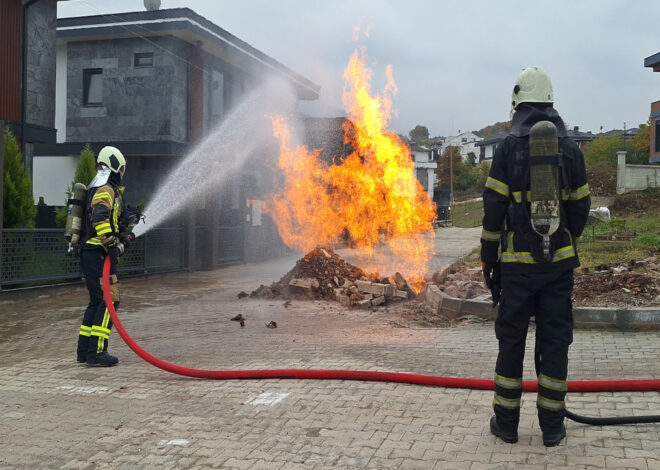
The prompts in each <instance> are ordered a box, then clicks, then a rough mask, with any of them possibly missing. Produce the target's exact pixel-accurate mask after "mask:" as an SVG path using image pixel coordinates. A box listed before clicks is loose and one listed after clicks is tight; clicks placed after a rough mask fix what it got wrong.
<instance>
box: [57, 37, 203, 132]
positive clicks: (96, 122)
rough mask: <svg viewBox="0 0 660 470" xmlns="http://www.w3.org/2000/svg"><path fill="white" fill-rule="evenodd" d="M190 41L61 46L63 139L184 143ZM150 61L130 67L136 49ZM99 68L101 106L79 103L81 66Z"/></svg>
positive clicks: (112, 41)
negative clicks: (64, 102) (63, 49)
mask: <svg viewBox="0 0 660 470" xmlns="http://www.w3.org/2000/svg"><path fill="white" fill-rule="evenodd" d="M189 51H190V45H189V44H187V43H185V42H183V41H181V40H178V39H176V38H173V37H154V38H150V40H149V41H145V40H144V39H142V38H126V39H109V40H99V41H82V42H70V43H69V44H68V51H67V136H66V140H67V141H68V142H88V141H92V142H93V141H107V142H112V141H124V142H126V141H133V142H144V141H162V140H169V141H174V142H179V143H186V142H187V103H188V98H187V97H188V90H187V83H188V81H187V63H186V62H185V61H184V60H181V57H187V56H188V55H189ZM144 52H151V53H153V66H150V67H135V66H134V56H135V54H136V53H144ZM85 69H101V70H102V77H103V79H102V83H103V91H102V102H103V103H102V105H100V106H84V105H83V73H84V72H83V71H84V70H85Z"/></svg>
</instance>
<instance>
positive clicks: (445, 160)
mask: <svg viewBox="0 0 660 470" xmlns="http://www.w3.org/2000/svg"><path fill="white" fill-rule="evenodd" d="M450 158H451V160H450ZM462 166H465V164H464V163H463V159H462V158H461V152H460V148H459V147H456V146H454V145H450V146H449V147H446V148H445V150H444V151H443V152H442V155H441V156H440V158H439V159H438V167H437V168H436V170H435V173H436V175H437V177H438V178H437V179H438V182H439V187H440V188H449V187H450V185H451V178H450V175H449V172H450V168H451V170H452V171H453V176H454V183H455V182H456V180H455V178H456V175H457V173H458V172H459V171H460V170H459V168H460V167H462Z"/></svg>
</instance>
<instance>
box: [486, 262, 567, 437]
mask: <svg viewBox="0 0 660 470" xmlns="http://www.w3.org/2000/svg"><path fill="white" fill-rule="evenodd" d="M572 291H573V270H572V269H571V270H562V271H557V272H543V273H537V272H533V273H529V272H528V273H508V272H503V273H502V300H501V304H500V309H499V313H498V317H497V320H496V322H495V334H496V336H497V339H498V340H499V354H498V356H497V364H496V366H495V398H494V401H493V408H494V410H495V415H496V417H497V422H498V424H499V425H500V427H501V428H503V429H505V430H507V431H513V430H517V429H518V422H519V419H520V399H521V396H522V381H523V380H522V379H523V358H524V355H525V340H526V338H527V328H528V325H529V321H530V317H531V316H532V315H533V316H534V317H535V323H536V341H537V344H536V348H537V356H538V357H537V359H538V362H537V365H538V370H537V371H536V372H537V379H538V385H539V392H538V394H537V402H536V404H537V408H538V418H539V424H540V426H541V430H542V431H543V432H544V433H548V434H553V433H557V432H559V431H560V429H561V426H562V424H563V421H564V416H565V402H564V400H565V397H566V376H567V369H568V347H569V345H570V344H571V343H572V342H573V310H572V306H571V293H572Z"/></svg>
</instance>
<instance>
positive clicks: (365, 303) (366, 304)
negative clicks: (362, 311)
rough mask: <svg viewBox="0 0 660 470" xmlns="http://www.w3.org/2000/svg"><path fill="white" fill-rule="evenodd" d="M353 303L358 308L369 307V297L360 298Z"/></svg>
mask: <svg viewBox="0 0 660 470" xmlns="http://www.w3.org/2000/svg"><path fill="white" fill-rule="evenodd" d="M355 305H357V306H358V307H359V308H369V307H371V299H364V300H360V301H359V302H357V303H356V304H355Z"/></svg>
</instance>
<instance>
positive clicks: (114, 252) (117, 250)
mask: <svg viewBox="0 0 660 470" xmlns="http://www.w3.org/2000/svg"><path fill="white" fill-rule="evenodd" d="M125 251H126V248H125V247H124V244H123V243H117V244H116V245H113V246H111V247H110V249H109V250H108V256H110V259H111V260H112V262H113V263H115V264H117V262H118V261H119V257H120V256H121V255H123V254H124V252H125Z"/></svg>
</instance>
